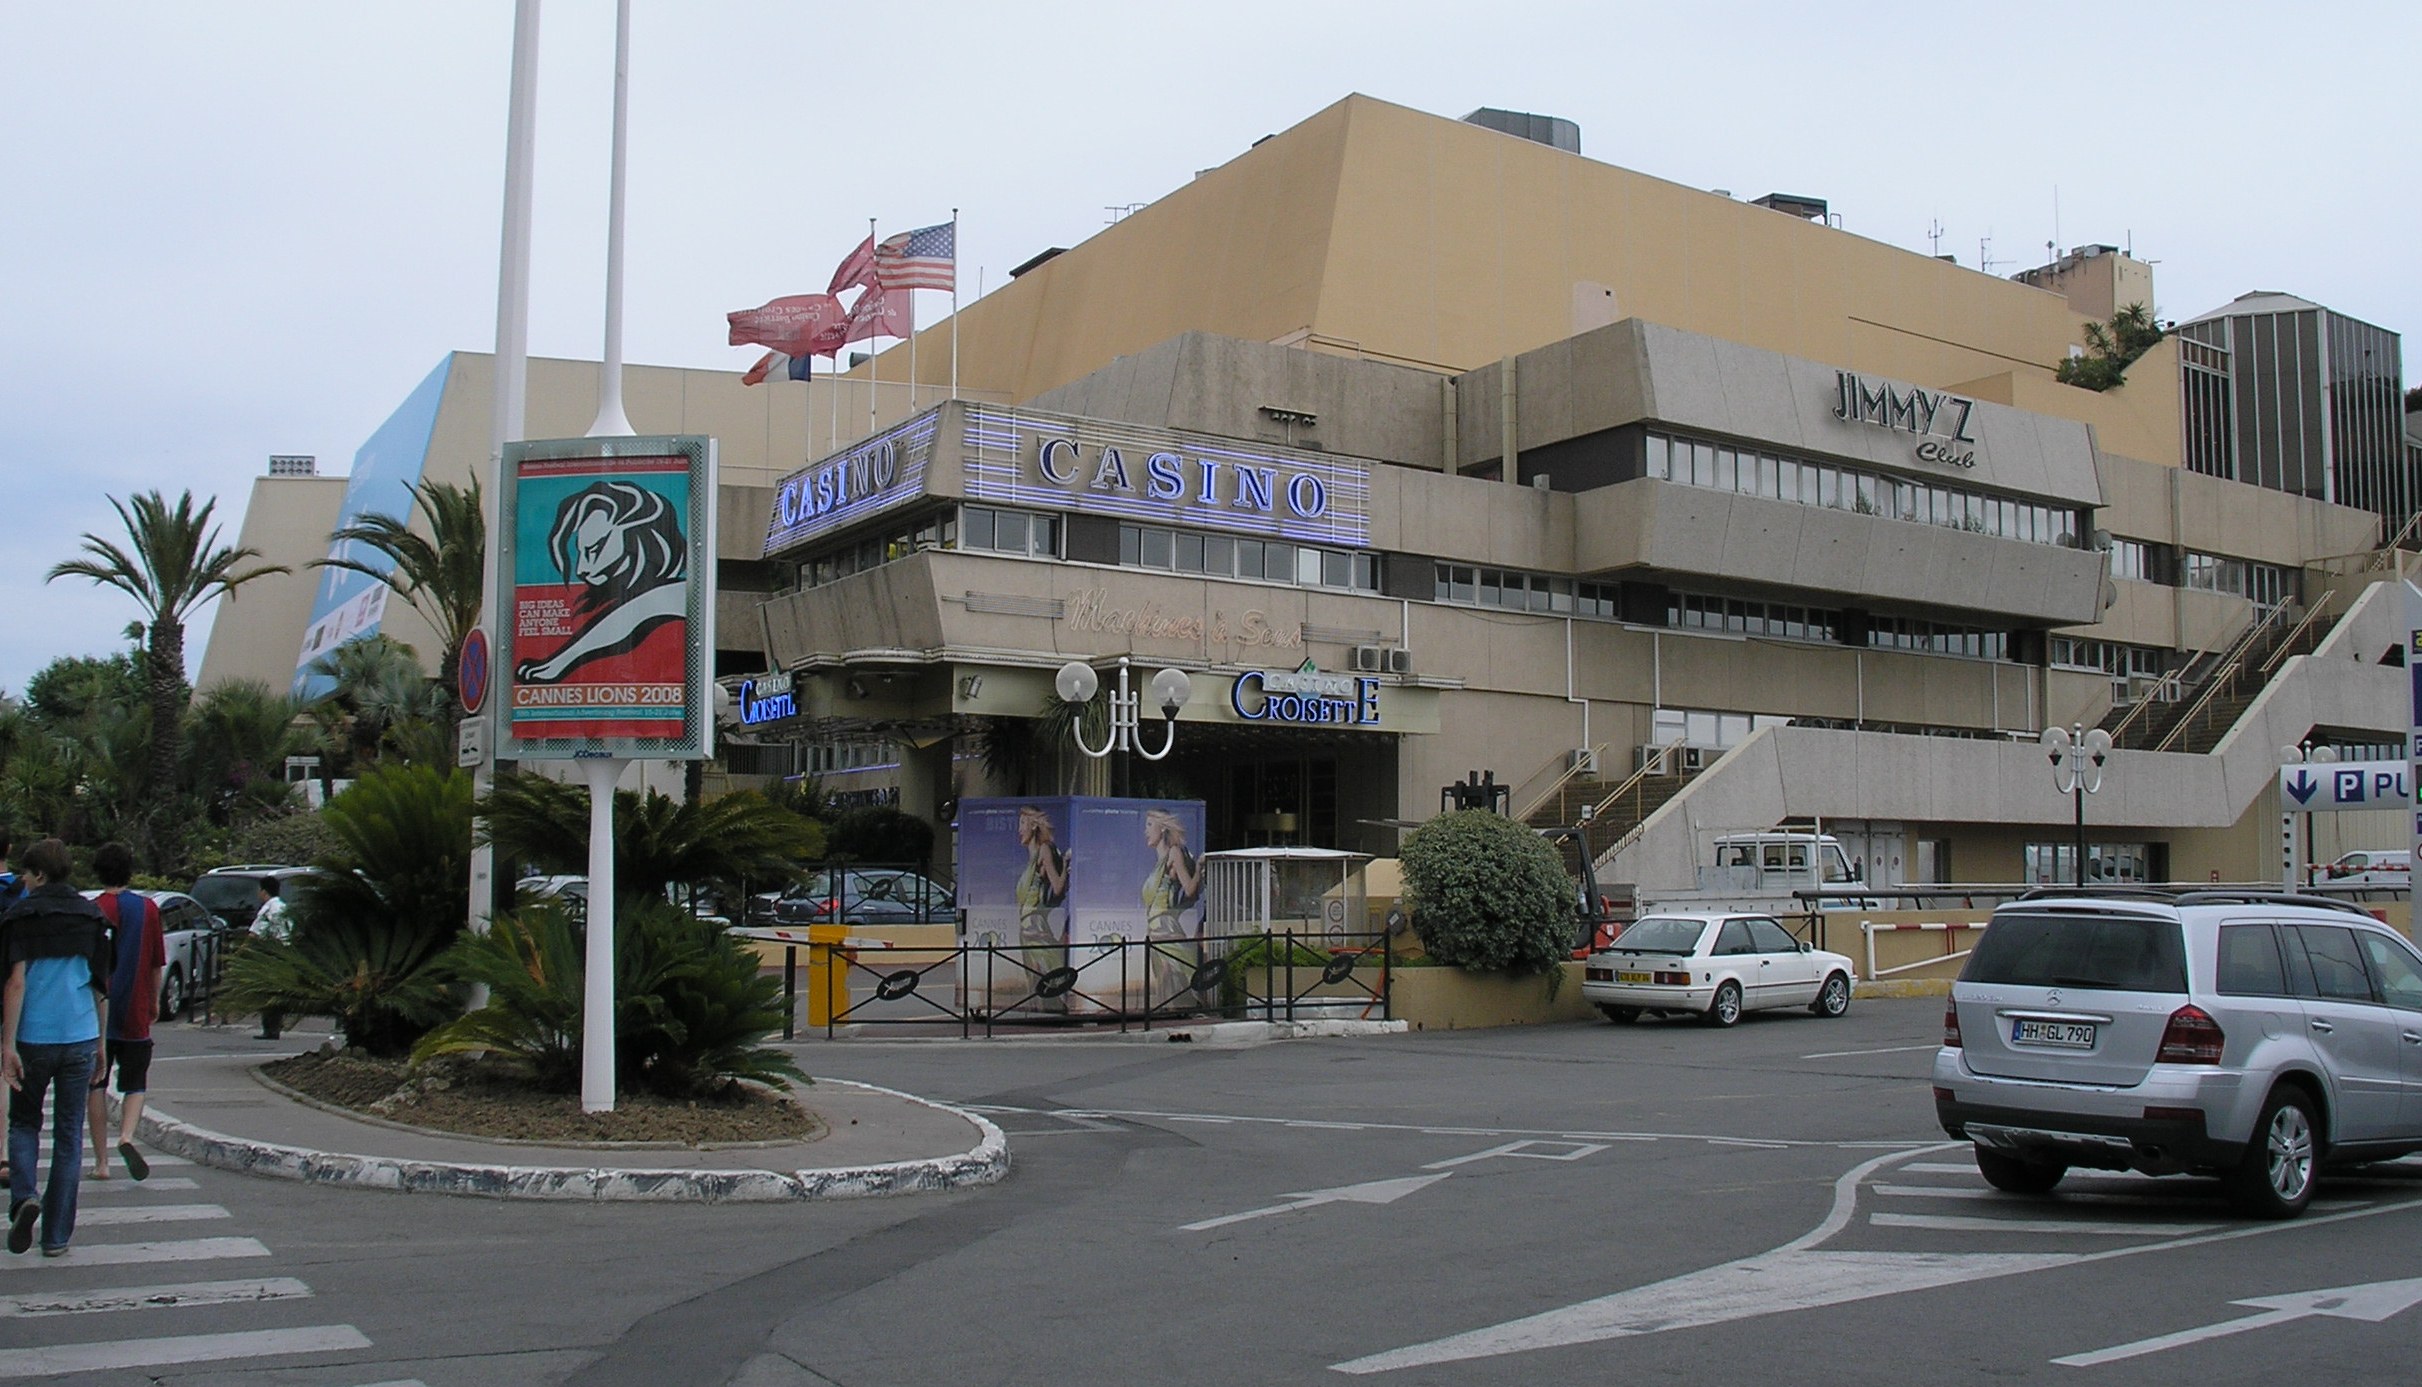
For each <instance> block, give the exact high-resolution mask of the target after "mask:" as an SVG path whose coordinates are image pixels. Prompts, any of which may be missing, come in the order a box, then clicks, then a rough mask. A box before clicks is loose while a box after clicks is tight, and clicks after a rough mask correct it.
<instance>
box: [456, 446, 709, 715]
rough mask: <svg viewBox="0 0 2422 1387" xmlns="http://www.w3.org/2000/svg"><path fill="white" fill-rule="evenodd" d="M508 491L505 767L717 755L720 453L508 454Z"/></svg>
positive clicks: (501, 636) (621, 449)
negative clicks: (714, 698)
mask: <svg viewBox="0 0 2422 1387" xmlns="http://www.w3.org/2000/svg"><path fill="white" fill-rule="evenodd" d="M503 491H504V495H503V498H502V505H501V508H500V509H501V515H500V520H499V524H500V537H501V540H502V553H503V562H502V565H501V572H502V573H503V576H504V584H505V590H504V592H503V593H502V594H501V602H500V605H499V612H498V621H497V628H498V629H497V654H496V673H497V681H496V682H497V684H498V687H499V688H500V690H501V691H502V702H501V704H500V706H499V708H498V716H499V718H500V722H501V726H500V735H501V738H502V743H503V744H502V746H501V747H500V748H499V750H498V755H500V756H503V757H507V758H511V759H516V760H525V761H528V760H550V759H554V760H562V759H570V758H575V757H593V756H617V757H632V758H648V759H654V760H700V759H704V758H705V757H707V756H709V755H711V754H712V751H713V736H714V717H713V710H712V704H711V702H710V698H711V689H710V677H711V674H712V668H713V663H714V658H713V657H714V648H715V647H714V631H713V625H714V612H715V534H714V529H715V480H714V443H713V441H712V440H711V439H707V438H702V437H695V436H660V437H652V438H576V439H550V440H540V441H533V442H526V443H509V444H507V445H505V457H504V487H503Z"/></svg>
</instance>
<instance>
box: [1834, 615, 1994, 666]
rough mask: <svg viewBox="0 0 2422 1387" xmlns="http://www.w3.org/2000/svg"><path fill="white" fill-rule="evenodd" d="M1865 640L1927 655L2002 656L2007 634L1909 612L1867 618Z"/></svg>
mask: <svg viewBox="0 0 2422 1387" xmlns="http://www.w3.org/2000/svg"><path fill="white" fill-rule="evenodd" d="M1867 644H1868V646H1869V647H1870V648H1872V649H1876V650H1908V651H1914V652H1917V653H1920V654H1927V655H1965V656H1967V657H1968V658H1970V659H1976V660H2006V659H2008V658H2009V657H2010V635H2009V633H2008V632H2006V631H1987V630H1983V629H1981V628H1978V627H1974V626H1955V625H1952V624H1951V623H1949V622H1943V621H1927V620H1925V619H1924V618H1922V617H1913V616H1877V617H1870V618H1868V620H1867Z"/></svg>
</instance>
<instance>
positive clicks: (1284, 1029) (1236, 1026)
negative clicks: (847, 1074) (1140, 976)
mask: <svg viewBox="0 0 2422 1387" xmlns="http://www.w3.org/2000/svg"><path fill="white" fill-rule="evenodd" d="M887 1029H888V1028H887V1027H884V1026H870V1025H849V1026H841V1027H839V1028H837V1029H836V1030H835V1031H834V1036H835V1038H836V1039H839V1040H854V1041H865V1042H868V1043H879V1044H885V1045H961V1044H994V1043H997V1044H1003V1045H1021V1046H1022V1045H1151V1044H1162V1043H1168V1042H1172V1041H1174V1042H1176V1043H1178V1044H1184V1043H1186V1042H1188V1041H1193V1042H1196V1043H1199V1044H1205V1045H1215V1046H1243V1045H1262V1044H1267V1043H1269V1042H1271V1041H1277V1040H1311V1039H1315V1038H1321V1037H1346V1036H1366V1035H1402V1034H1404V1033H1406V1032H1407V1031H1409V1030H1411V1029H1412V1023H1410V1022H1406V1021H1344V1020H1325V1021H1207V1022H1202V1023H1200V1024H1196V1025H1174V1026H1169V1025H1164V1026H1161V1027H1159V1028H1158V1029H1156V1030H1149V1031H1144V1030H1133V1031H1126V1032H1123V1033H1122V1032H1119V1031H1099V1032H1069V1033H1066V1034H1052V1033H1049V1032H1028V1033H1022V1034H1017V1035H996V1036H985V1035H971V1036H965V1037H961V1036H957V1035H887V1034H885V1033H884V1032H885V1031H886V1030H887ZM776 1043H777V1044H782V1045H791V1046H799V1045H804V1044H807V1043H808V1041H807V1040H806V1039H805V1038H802V1039H797V1040H788V1041H779V1042H776ZM814 1043H817V1044H822V1043H823V1038H822V1037H821V1036H818V1037H816V1038H815V1041H814ZM816 1082H817V1083H820V1084H822V1083H832V1082H835V1081H834V1080H831V1079H818V1080H817V1081H816ZM953 1111H955V1109H954V1110H953Z"/></svg>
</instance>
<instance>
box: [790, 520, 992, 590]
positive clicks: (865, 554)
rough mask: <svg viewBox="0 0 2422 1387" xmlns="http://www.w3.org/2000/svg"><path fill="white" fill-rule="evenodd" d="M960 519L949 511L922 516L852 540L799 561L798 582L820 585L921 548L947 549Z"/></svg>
mask: <svg viewBox="0 0 2422 1387" xmlns="http://www.w3.org/2000/svg"><path fill="white" fill-rule="evenodd" d="M958 536H959V521H958V517H957V516H956V515H955V514H954V513H951V512H947V511H945V512H941V513H938V514H933V515H929V516H927V517H925V518H924V519H923V520H921V521H918V522H916V523H915V524H913V525H906V526H903V527H901V528H899V529H896V530H893V531H891V532H890V533H888V534H880V535H873V536H870V537H868V538H865V539H858V540H852V541H851V542H849V543H848V544H844V545H842V546H840V547H839V548H837V549H828V550H826V551H825V552H823V553H821V554H815V555H811V556H810V557H808V558H805V559H802V560H800V562H799V585H800V586H801V587H803V588H814V587H822V586H823V585H825V584H826V583H829V582H832V581H834V580H835V579H839V578H846V577H848V576H850V575H851V574H853V573H863V572H865V571H866V570H868V569H870V568H880V567H881V566H883V565H884V564H887V563H890V562H891V561H892V560H894V559H903V558H906V557H908V556H909V555H910V554H914V553H916V552H918V551H919V550H923V549H948V548H952V547H954V546H955V545H956V544H957V543H958Z"/></svg>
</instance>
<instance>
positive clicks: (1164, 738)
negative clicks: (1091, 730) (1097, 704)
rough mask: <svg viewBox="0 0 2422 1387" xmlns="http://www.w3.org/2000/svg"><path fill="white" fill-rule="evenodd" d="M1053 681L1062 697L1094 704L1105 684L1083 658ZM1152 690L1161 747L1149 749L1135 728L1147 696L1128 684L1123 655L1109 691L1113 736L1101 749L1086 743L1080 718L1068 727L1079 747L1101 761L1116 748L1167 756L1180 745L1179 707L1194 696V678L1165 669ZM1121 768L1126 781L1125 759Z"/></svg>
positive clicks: (1145, 755)
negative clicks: (1114, 680)
mask: <svg viewBox="0 0 2422 1387" xmlns="http://www.w3.org/2000/svg"><path fill="white" fill-rule="evenodd" d="M1053 682H1054V684H1055V685H1056V687H1057V688H1058V690H1059V695H1060V697H1061V698H1062V699H1064V700H1065V701H1067V702H1070V703H1091V702H1092V701H1093V696H1094V694H1095V693H1096V692H1098V691H1099V690H1100V689H1101V687H1102V681H1101V676H1099V675H1097V674H1095V673H1094V672H1093V666H1091V665H1089V664H1086V663H1084V662H1083V661H1081V660H1071V661H1069V662H1068V663H1067V664H1064V665H1062V666H1060V672H1059V675H1058V677H1057V678H1056V679H1055V680H1054V681H1053ZM1151 693H1152V702H1153V704H1154V705H1155V706H1156V707H1158V708H1159V709H1160V710H1161V726H1162V735H1161V749H1160V750H1158V751H1151V750H1147V749H1146V748H1145V746H1144V741H1143V738H1142V737H1141V736H1140V735H1139V734H1138V732H1137V730H1136V723H1137V721H1138V714H1139V713H1140V712H1141V711H1142V708H1143V702H1144V696H1143V694H1141V693H1138V692H1136V691H1135V690H1133V689H1131V688H1130V687H1129V686H1128V683H1127V657H1126V656H1124V655H1121V656H1119V661H1118V687H1117V688H1116V689H1114V690H1112V691H1111V694H1110V736H1109V737H1108V738H1107V739H1106V740H1104V741H1103V743H1102V746H1101V748H1100V749H1099V750H1095V749H1094V748H1093V747H1090V746H1087V745H1086V744H1085V725H1084V723H1083V722H1082V721H1081V720H1080V721H1078V722H1076V723H1075V724H1073V725H1071V726H1070V727H1069V729H1068V731H1069V735H1070V736H1071V737H1072V738H1073V739H1074V740H1075V742H1076V749H1077V750H1079V751H1081V752H1083V753H1085V754H1086V755H1087V756H1090V757H1093V758H1094V759H1095V760H1100V759H1101V758H1102V757H1105V756H1108V755H1109V754H1110V753H1111V752H1114V751H1120V752H1133V753H1135V754H1136V755H1138V756H1141V757H1143V758H1144V759H1145V760H1147V761H1158V760H1161V759H1163V758H1164V757H1166V756H1168V754H1169V753H1170V751H1171V750H1172V749H1174V748H1175V747H1176V746H1177V713H1178V710H1179V709H1181V708H1183V707H1185V706H1186V700H1187V699H1188V698H1189V697H1191V696H1192V695H1193V693H1194V681H1193V680H1191V679H1188V678H1187V677H1186V672H1185V671H1184V670H1182V669H1164V670H1162V671H1161V672H1160V673H1158V674H1155V675H1153V676H1152V688H1151ZM1119 769H1120V771H1121V772H1122V774H1121V775H1120V777H1119V778H1120V780H1121V781H1124V780H1125V779H1126V776H1125V775H1124V771H1125V769H1126V764H1125V761H1124V760H1123V759H1122V760H1121V762H1120V766H1119ZM1126 789H1127V787H1126V785H1124V784H1123V783H1122V784H1121V785H1120V786H1119V790H1120V792H1121V793H1124V792H1125V791H1126Z"/></svg>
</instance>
